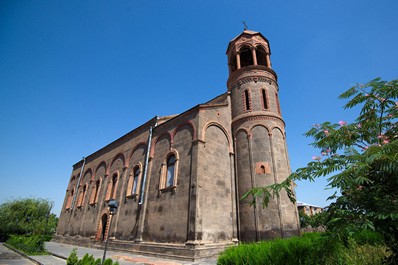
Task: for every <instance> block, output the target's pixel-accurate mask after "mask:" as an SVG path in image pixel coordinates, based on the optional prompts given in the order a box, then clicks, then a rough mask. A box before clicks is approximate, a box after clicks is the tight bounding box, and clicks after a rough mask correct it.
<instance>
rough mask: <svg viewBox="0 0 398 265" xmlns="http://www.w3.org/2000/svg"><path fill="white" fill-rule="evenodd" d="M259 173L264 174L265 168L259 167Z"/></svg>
mask: <svg viewBox="0 0 398 265" xmlns="http://www.w3.org/2000/svg"><path fill="white" fill-rule="evenodd" d="M260 172H261V174H265V166H263V165H261V167H260Z"/></svg>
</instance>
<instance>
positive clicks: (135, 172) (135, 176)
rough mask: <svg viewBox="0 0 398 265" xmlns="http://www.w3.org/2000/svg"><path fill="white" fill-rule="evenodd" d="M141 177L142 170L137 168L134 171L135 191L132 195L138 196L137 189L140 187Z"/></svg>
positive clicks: (133, 190)
mask: <svg viewBox="0 0 398 265" xmlns="http://www.w3.org/2000/svg"><path fill="white" fill-rule="evenodd" d="M139 176H140V168H139V167H136V168H135V169H134V182H133V189H132V191H131V194H137V193H138V191H137V187H138V177H139Z"/></svg>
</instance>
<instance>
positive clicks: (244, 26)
mask: <svg viewBox="0 0 398 265" xmlns="http://www.w3.org/2000/svg"><path fill="white" fill-rule="evenodd" d="M242 23H243V29H244V30H247V25H246V21H244V20H242Z"/></svg>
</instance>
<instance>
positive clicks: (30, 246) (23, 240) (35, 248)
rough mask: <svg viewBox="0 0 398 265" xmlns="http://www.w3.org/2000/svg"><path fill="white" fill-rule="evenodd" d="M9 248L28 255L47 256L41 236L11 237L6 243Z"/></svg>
mask: <svg viewBox="0 0 398 265" xmlns="http://www.w3.org/2000/svg"><path fill="white" fill-rule="evenodd" d="M6 243H7V244H9V245H10V246H13V247H15V248H16V249H19V250H21V251H23V252H24V253H26V254H28V255H42V254H47V252H46V249H45V246H44V240H43V237H42V236H41V235H29V236H15V235H12V236H10V238H9V239H8V240H7V241H6Z"/></svg>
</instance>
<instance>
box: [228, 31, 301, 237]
mask: <svg viewBox="0 0 398 265" xmlns="http://www.w3.org/2000/svg"><path fill="white" fill-rule="evenodd" d="M270 55H271V50H270V46H269V42H268V40H267V39H266V38H265V37H264V36H263V35H262V34H261V33H259V32H254V31H251V30H247V29H245V30H244V31H243V32H242V33H241V34H240V35H238V36H237V37H236V38H234V39H233V40H231V41H230V43H229V45H228V49H227V56H228V66H229V78H228V82H227V86H228V91H229V93H230V95H231V112H232V132H233V137H234V149H235V154H236V184H237V196H238V198H240V197H242V195H243V194H244V193H245V192H247V191H248V190H249V189H251V188H252V187H259V186H265V185H269V184H273V183H276V182H281V181H283V180H285V179H286V178H287V177H288V176H289V174H290V163H289V158H288V153H287V147H286V139H285V122H284V121H283V119H282V113H281V108H280V104H279V98H278V92H279V87H278V83H277V75H276V73H275V72H274V71H273V70H272V69H271V60H270ZM238 200H239V199H238ZM299 229H300V228H299V221H298V212H297V207H296V205H295V204H293V203H292V202H291V201H290V200H289V198H288V197H287V195H286V194H285V193H282V194H281V195H280V197H279V198H275V199H274V200H272V201H271V202H270V203H269V205H268V207H266V208H263V207H262V205H261V204H260V203H257V205H256V206H255V207H254V206H250V205H249V203H248V202H246V201H241V200H239V201H238V231H239V239H240V240H241V241H258V240H263V239H270V238H275V237H288V236H293V235H298V234H299Z"/></svg>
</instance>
